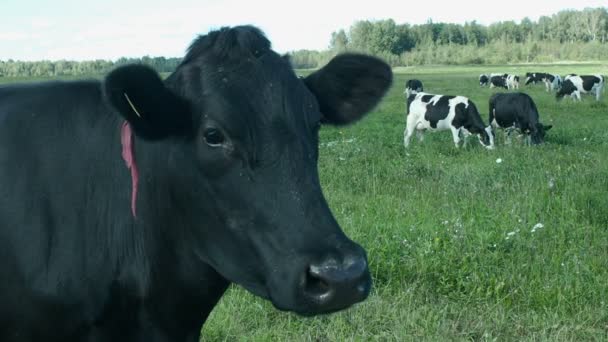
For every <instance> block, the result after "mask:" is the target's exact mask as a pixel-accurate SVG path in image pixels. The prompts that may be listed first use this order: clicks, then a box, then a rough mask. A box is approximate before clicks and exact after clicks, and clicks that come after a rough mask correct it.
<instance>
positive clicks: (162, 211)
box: [129, 137, 229, 330]
mask: <svg viewBox="0 0 608 342" xmlns="http://www.w3.org/2000/svg"><path fill="white" fill-rule="evenodd" d="M133 151H134V159H135V161H136V163H137V164H138V165H137V167H138V172H139V185H138V189H137V205H136V215H132V222H133V229H134V230H135V231H137V232H140V233H141V234H140V236H142V237H143V238H144V243H143V245H142V248H143V249H144V250H145V256H146V259H147V260H146V263H147V265H145V267H146V268H148V269H149V271H148V272H149V281H148V284H149V285H148V288H147V289H146V290H145V294H143V296H144V298H145V301H148V302H149V303H150V304H151V306H150V307H151V308H152V309H150V310H151V311H152V312H150V314H151V315H153V316H154V315H158V317H157V320H158V321H159V324H161V323H160V322H163V323H162V324H163V325H167V327H165V328H166V329H178V330H179V329H181V330H183V329H186V327H185V326H184V325H187V326H192V327H196V328H197V329H199V330H200V327H201V325H202V324H203V323H204V321H205V320H206V318H207V316H208V315H209V313H210V312H211V310H212V309H213V307H214V306H215V304H216V303H217V301H218V300H219V299H220V298H221V296H222V295H223V294H224V292H225V291H226V289H227V287H228V285H229V282H228V281H227V280H226V279H225V278H223V277H222V276H220V275H219V274H218V273H217V272H216V271H215V270H214V269H213V268H212V267H210V266H209V265H207V264H206V263H204V262H203V261H202V260H201V259H200V258H199V257H198V256H197V253H196V252H195V250H196V249H195V246H193V245H194V244H196V239H193V237H192V235H191V230H192V229H196V228H197V227H194V226H195V225H198V224H200V222H195V221H194V218H193V217H192V213H189V212H182V211H181V210H182V209H183V208H187V207H191V205H180V204H183V203H184V202H188V201H192V199H191V198H189V197H188V195H187V194H186V193H187V190H186V188H185V186H186V185H184V184H181V185H180V184H178V183H176V176H180V175H176V174H175V172H176V171H175V170H174V166H175V165H173V164H172V163H175V160H174V159H173V158H174V156H172V155H171V153H173V152H172V151H171V145H168V144H163V143H148V142H144V141H142V140H140V139H138V138H137V137H134V139H133ZM177 179H180V178H177ZM189 188H190V189H191V186H189ZM180 189H182V190H180ZM132 208H133V206H129V211H130V212H131V210H132ZM131 214H132V213H131ZM168 307H170V308H172V310H168V309H167V308H168ZM154 308H159V310H158V311H156V310H154ZM161 309H162V310H161ZM161 313H162V315H163V317H161V316H160V315H161Z"/></svg>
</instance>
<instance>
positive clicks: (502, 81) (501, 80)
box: [490, 74, 509, 89]
mask: <svg viewBox="0 0 608 342" xmlns="http://www.w3.org/2000/svg"><path fill="white" fill-rule="evenodd" d="M494 87H496V88H499V87H500V88H505V89H509V87H507V74H500V75H493V76H490V88H494Z"/></svg>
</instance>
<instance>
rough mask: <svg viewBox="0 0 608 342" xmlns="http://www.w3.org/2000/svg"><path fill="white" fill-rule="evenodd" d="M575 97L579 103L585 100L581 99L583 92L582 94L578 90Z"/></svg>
mask: <svg viewBox="0 0 608 342" xmlns="http://www.w3.org/2000/svg"><path fill="white" fill-rule="evenodd" d="M574 96H575V97H576V98H577V99H578V101H579V102H581V101H583V100H582V99H581V92H580V91H578V90H577V91H575V92H574Z"/></svg>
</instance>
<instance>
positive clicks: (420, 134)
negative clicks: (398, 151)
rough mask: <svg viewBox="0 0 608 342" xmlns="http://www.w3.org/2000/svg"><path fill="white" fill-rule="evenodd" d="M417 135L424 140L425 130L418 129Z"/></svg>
mask: <svg viewBox="0 0 608 342" xmlns="http://www.w3.org/2000/svg"><path fill="white" fill-rule="evenodd" d="M416 137H418V141H420V142H422V141H423V140H424V132H423V131H422V130H420V129H417V130H416Z"/></svg>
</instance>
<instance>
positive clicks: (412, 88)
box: [403, 79, 424, 97]
mask: <svg viewBox="0 0 608 342" xmlns="http://www.w3.org/2000/svg"><path fill="white" fill-rule="evenodd" d="M421 91H424V88H423V87H422V82H421V81H420V80H416V79H411V80H407V82H405V91H404V92H403V93H404V94H407V96H408V97H409V96H410V95H411V94H416V93H419V92H421Z"/></svg>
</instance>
